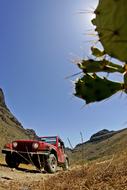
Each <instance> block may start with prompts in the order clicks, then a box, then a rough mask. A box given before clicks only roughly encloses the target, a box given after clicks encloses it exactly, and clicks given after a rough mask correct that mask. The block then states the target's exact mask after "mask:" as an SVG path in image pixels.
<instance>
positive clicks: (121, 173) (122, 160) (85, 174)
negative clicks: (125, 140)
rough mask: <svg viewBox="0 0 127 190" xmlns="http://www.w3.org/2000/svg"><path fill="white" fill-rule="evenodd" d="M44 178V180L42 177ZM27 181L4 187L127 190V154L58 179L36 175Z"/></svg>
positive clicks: (27, 189) (7, 184) (2, 186)
mask: <svg viewBox="0 0 127 190" xmlns="http://www.w3.org/2000/svg"><path fill="white" fill-rule="evenodd" d="M41 175H42V176H41ZM33 176H34V177H33V178H31V177H30V176H29V177H28V178H27V179H26V180H22V181H21V180H18V179H17V180H8V183H6V184H5V183H2V182H1V184H0V186H1V189H2V188H4V189H9V190H13V189H16V190H102V189H103V190H127V152H125V151H124V152H123V153H121V154H119V155H113V156H112V157H111V159H109V160H103V161H101V160H97V161H93V162H90V163H88V164H86V165H82V166H77V167H76V166H75V167H73V168H71V169H70V171H65V172H64V171H59V172H58V173H56V174H55V175H47V174H39V176H38V177H37V174H33ZM1 189H0V190H1Z"/></svg>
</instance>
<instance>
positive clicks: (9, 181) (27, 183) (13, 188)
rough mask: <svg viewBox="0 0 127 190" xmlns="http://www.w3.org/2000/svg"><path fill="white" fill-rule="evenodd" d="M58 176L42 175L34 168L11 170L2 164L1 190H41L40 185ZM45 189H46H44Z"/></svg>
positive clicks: (43, 173) (0, 173)
mask: <svg viewBox="0 0 127 190" xmlns="http://www.w3.org/2000/svg"><path fill="white" fill-rule="evenodd" d="M55 175H57V173H56V174H47V173H45V172H42V173H40V172H39V171H37V170H36V169H35V168H34V167H32V166H31V167H30V169H25V168H23V167H19V169H10V168H9V167H7V166H6V165H4V164H0V190H31V189H35V190H37V189H39V184H40V183H41V184H43V182H44V181H45V180H47V179H48V178H50V177H51V176H55ZM43 189H44V188H43Z"/></svg>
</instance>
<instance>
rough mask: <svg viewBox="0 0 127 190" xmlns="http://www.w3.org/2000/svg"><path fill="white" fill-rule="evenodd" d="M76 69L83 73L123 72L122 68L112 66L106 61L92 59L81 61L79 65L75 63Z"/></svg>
mask: <svg viewBox="0 0 127 190" xmlns="http://www.w3.org/2000/svg"><path fill="white" fill-rule="evenodd" d="M77 65H78V67H79V68H80V69H82V70H83V72H84V73H96V72H108V73H114V72H120V73H123V72H124V67H122V66H120V65H117V64H114V63H112V62H110V61H108V60H105V59H103V60H101V61H96V60H93V59H89V60H82V61H81V62H80V63H77Z"/></svg>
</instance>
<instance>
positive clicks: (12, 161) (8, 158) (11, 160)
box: [5, 154, 20, 168]
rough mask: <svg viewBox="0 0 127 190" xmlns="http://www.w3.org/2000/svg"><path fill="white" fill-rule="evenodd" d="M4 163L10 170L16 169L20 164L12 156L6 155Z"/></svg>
mask: <svg viewBox="0 0 127 190" xmlns="http://www.w3.org/2000/svg"><path fill="white" fill-rule="evenodd" d="M5 161H6V164H7V165H8V166H9V167H10V168H18V166H19V164H20V163H19V161H18V160H17V159H16V158H15V157H14V156H13V155H12V154H6V157H5Z"/></svg>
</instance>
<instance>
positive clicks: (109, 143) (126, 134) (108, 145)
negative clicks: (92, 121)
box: [67, 128, 127, 163]
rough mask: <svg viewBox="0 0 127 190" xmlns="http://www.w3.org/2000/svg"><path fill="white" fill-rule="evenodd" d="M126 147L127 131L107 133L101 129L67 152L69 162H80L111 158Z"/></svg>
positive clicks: (107, 131)
mask: <svg viewBox="0 0 127 190" xmlns="http://www.w3.org/2000/svg"><path fill="white" fill-rule="evenodd" d="M126 145H127V129H126V128H125V129H122V130H119V131H109V130H106V129H103V130H101V131H99V132H97V133H95V134H93V135H92V136H91V138H90V139H89V140H88V141H87V142H84V143H80V144H78V145H76V147H75V148H74V149H73V150H71V149H67V152H68V154H69V156H70V158H71V162H72V163H73V162H74V163H75V162H81V160H86V161H90V160H95V159H98V158H103V157H111V156H112V155H115V154H119V153H121V152H122V151H124V150H125V148H126Z"/></svg>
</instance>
